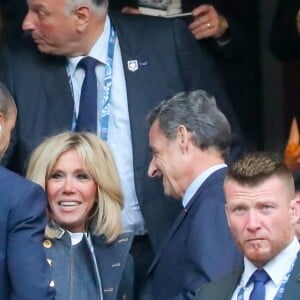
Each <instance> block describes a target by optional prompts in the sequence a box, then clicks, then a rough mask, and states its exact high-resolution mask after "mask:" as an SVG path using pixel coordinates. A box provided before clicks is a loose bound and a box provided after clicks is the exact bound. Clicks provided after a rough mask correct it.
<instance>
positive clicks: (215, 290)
mask: <svg viewBox="0 0 300 300" xmlns="http://www.w3.org/2000/svg"><path fill="white" fill-rule="evenodd" d="M243 270H244V268H243V267H240V268H239V269H237V270H236V271H235V272H234V273H232V274H230V275H228V276H225V277H224V278H222V279H220V280H218V281H215V282H212V283H209V284H207V285H204V286H203V287H202V288H201V289H200V290H199V291H198V293H197V295H196V297H195V298H193V299H195V300H208V299H209V300H231V297H232V294H233V292H234V291H235V289H236V287H237V285H238V283H239V281H240V278H241V275H242V273H243ZM299 278H300V257H299V254H298V257H297V260H296V262H295V265H294V268H293V270H292V272H291V275H290V277H289V280H288V282H287V285H286V287H285V290H284V293H283V295H282V298H281V299H282V300H298V299H299V295H300V280H299Z"/></svg>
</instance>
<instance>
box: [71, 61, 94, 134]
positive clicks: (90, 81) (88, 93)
mask: <svg viewBox="0 0 300 300" xmlns="http://www.w3.org/2000/svg"><path fill="white" fill-rule="evenodd" d="M97 64H99V61H98V60H96V59H94V58H93V57H90V56H87V57H84V58H83V59H81V61H80V62H79V63H78V66H77V67H78V68H82V69H84V71H85V77H84V80H83V84H82V88H81V95H80V103H79V113H78V118H77V121H76V128H75V130H76V131H90V132H94V133H97V77H96V72H95V67H96V65H97Z"/></svg>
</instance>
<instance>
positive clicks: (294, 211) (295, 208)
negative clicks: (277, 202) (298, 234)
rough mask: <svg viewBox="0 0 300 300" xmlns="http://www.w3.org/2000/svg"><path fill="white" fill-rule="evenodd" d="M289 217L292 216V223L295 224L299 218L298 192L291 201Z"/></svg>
mask: <svg viewBox="0 0 300 300" xmlns="http://www.w3.org/2000/svg"><path fill="white" fill-rule="evenodd" d="M290 209H291V218H292V223H293V224H296V223H297V222H298V220H299V218H300V198H299V194H298V195H297V194H296V197H295V199H293V200H292V201H291V206H290Z"/></svg>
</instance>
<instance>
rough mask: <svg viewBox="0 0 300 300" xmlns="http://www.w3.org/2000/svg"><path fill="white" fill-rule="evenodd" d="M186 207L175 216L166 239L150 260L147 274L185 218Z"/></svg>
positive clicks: (186, 213)
mask: <svg viewBox="0 0 300 300" xmlns="http://www.w3.org/2000/svg"><path fill="white" fill-rule="evenodd" d="M188 212H189V211H188V209H187V208H185V209H183V210H181V212H180V214H179V216H178V217H177V219H176V221H175V222H174V224H173V226H172V227H171V229H170V231H169V233H168V235H167V237H166V239H165V240H164V242H163V243H162V244H161V247H160V248H159V249H158V251H157V254H156V256H155V258H154V260H153V262H152V264H151V265H150V268H149V270H148V272H147V276H149V275H150V273H151V272H152V271H153V269H154V268H155V266H156V264H157V263H158V261H159V260H160V257H161V255H162V254H163V252H164V249H165V248H166V246H167V244H168V242H169V240H170V239H171V238H172V236H173V235H174V234H175V232H176V231H177V229H178V227H179V226H180V224H181V223H182V222H183V220H184V219H185V217H186V216H187V215H188Z"/></svg>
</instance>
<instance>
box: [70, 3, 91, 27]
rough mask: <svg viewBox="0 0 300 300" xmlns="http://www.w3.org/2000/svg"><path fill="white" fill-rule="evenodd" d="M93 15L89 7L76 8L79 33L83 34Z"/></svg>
mask: <svg viewBox="0 0 300 300" xmlns="http://www.w3.org/2000/svg"><path fill="white" fill-rule="evenodd" d="M91 13H92V12H91V9H90V8H89V7H88V6H84V5H80V6H78V7H77V8H76V10H75V12H74V14H75V18H76V28H77V30H78V31H79V32H83V31H84V30H85V28H86V26H87V25H88V24H89V20H90V17H91Z"/></svg>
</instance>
